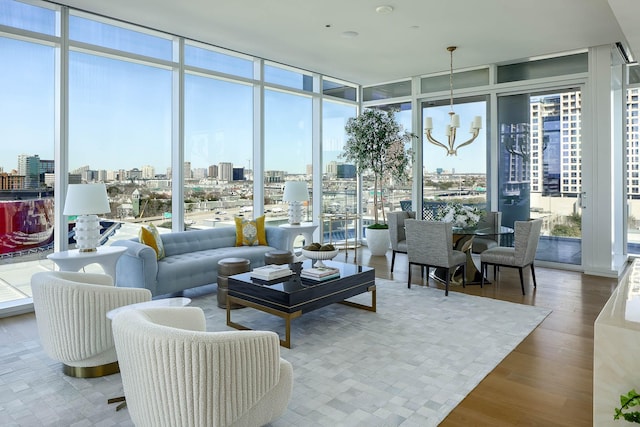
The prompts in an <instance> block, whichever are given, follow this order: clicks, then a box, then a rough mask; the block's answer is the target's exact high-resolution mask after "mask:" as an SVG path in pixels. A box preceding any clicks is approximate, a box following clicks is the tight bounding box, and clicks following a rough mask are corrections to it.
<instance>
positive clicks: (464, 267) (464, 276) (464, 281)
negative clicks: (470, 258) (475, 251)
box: [462, 262, 467, 288]
mask: <svg viewBox="0 0 640 427" xmlns="http://www.w3.org/2000/svg"><path fill="white" fill-rule="evenodd" d="M462 287H463V288H466V287H467V263H466V262H465V263H464V264H462Z"/></svg>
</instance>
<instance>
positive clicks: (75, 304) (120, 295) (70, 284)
mask: <svg viewBox="0 0 640 427" xmlns="http://www.w3.org/2000/svg"><path fill="white" fill-rule="evenodd" d="M31 290H32V292H33V306H34V309H35V313H36V321H37V324H38V333H39V335H40V341H41V342H42V347H43V348H44V350H45V352H46V353H47V354H48V355H49V357H51V358H52V359H55V360H57V361H59V362H62V364H63V372H64V373H65V374H67V375H69V376H74V377H83V378H90V377H98V376H103V375H110V374H115V373H117V372H118V362H117V357H116V349H115V345H114V343H113V334H112V332H111V320H109V319H107V312H108V311H110V310H113V309H115V308H118V307H121V306H124V305H129V304H134V303H139V302H144V301H150V300H151V291H149V290H148V289H135V288H119V287H115V286H114V285H113V279H112V278H111V276H109V275H106V274H89V273H78V272H64V271H46V272H40V273H36V274H34V275H33V276H31Z"/></svg>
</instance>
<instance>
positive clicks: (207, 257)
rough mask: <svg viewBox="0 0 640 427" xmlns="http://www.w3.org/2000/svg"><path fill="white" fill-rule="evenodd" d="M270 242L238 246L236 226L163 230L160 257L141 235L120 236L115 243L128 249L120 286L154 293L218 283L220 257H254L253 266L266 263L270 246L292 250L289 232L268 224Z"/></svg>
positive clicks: (120, 265) (118, 279) (121, 265)
mask: <svg viewBox="0 0 640 427" xmlns="http://www.w3.org/2000/svg"><path fill="white" fill-rule="evenodd" d="M265 231H266V236H267V243H268V244H269V246H236V245H235V244H236V228H235V227H220V228H211V229H207V230H194V231H181V232H175V233H164V234H162V235H161V236H162V244H163V245H164V250H165V254H166V256H165V257H164V258H162V259H161V260H157V259H156V253H155V251H154V250H153V249H152V248H151V247H150V246H147V245H145V244H142V243H140V242H139V241H138V239H137V238H135V239H131V240H117V241H115V242H113V244H112V245H113V246H124V247H126V248H127V251H126V252H125V253H124V254H123V255H122V256H121V257H120V259H119V260H118V264H117V266H116V284H117V286H126V287H132V288H146V289H149V290H150V291H151V294H152V295H153V296H157V295H165V294H171V293H175V292H179V291H183V290H185V289H189V288H195V287H197V286H203V285H208V284H211V283H216V282H217V279H218V261H220V260H221V259H223V258H229V257H238V258H246V259H248V260H249V261H251V267H252V268H254V267H260V266H263V265H264V254H265V253H267V252H268V251H270V250H274V249H281V250H288V248H287V244H288V234H287V232H286V231H285V230H283V229H282V228H279V227H274V226H267V227H265Z"/></svg>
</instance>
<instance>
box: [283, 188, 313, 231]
mask: <svg viewBox="0 0 640 427" xmlns="http://www.w3.org/2000/svg"><path fill="white" fill-rule="evenodd" d="M307 200H309V191H308V190H307V183H306V182H304V181H287V182H285V183H284V194H283V195H282V201H284V202H288V203H289V224H291V225H300V222H301V221H302V202H306V201H307Z"/></svg>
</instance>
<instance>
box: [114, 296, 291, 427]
mask: <svg viewBox="0 0 640 427" xmlns="http://www.w3.org/2000/svg"><path fill="white" fill-rule="evenodd" d="M113 335H114V338H115V342H116V349H117V351H118V358H119V361H120V372H121V374H122V386H123V388H124V394H125V398H126V400H127V408H128V409H129V413H130V414H131V419H132V420H133V422H134V424H135V425H136V426H138V427H142V426H153V427H161V426H185V427H186V426H204V425H208V426H247V427H249V426H262V425H265V424H268V423H270V422H271V421H273V420H275V419H277V418H278V417H280V416H281V415H282V414H283V413H284V411H285V410H286V408H287V405H288V403H289V399H290V398H291V390H292V387H293V368H292V367H291V364H290V363H289V362H287V361H286V360H284V359H281V358H280V340H279V338H278V335H277V334H276V333H274V332H267V331H229V332H205V316H204V312H203V311H202V309H200V308H198V307H162V308H143V309H135V310H124V311H122V312H121V313H119V314H117V315H116V316H115V318H114V319H113Z"/></svg>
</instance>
